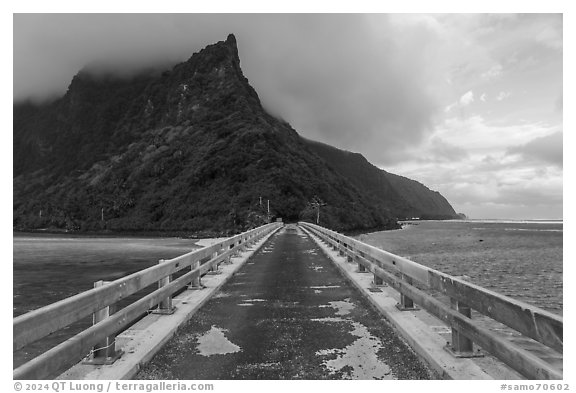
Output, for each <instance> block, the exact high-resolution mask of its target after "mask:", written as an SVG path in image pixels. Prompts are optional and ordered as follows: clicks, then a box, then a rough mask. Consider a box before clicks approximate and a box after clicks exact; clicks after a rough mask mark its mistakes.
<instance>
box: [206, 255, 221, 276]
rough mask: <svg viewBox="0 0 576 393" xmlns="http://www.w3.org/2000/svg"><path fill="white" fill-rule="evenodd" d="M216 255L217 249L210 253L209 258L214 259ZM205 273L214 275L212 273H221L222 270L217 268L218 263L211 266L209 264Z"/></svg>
mask: <svg viewBox="0 0 576 393" xmlns="http://www.w3.org/2000/svg"><path fill="white" fill-rule="evenodd" d="M216 257H218V251H216V252H214V253H213V254H212V256H211V257H210V260H212V259H214V258H216ZM206 274H210V275H214V274H222V272H221V271H220V270H218V263H215V264H213V265H212V266H210V270H208V271H207V272H206Z"/></svg>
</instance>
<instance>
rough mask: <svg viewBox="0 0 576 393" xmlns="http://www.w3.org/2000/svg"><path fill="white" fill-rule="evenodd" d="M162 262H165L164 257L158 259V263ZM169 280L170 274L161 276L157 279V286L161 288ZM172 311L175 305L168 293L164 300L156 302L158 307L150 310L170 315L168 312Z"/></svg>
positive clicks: (171, 312) (174, 309) (172, 312)
mask: <svg viewBox="0 0 576 393" xmlns="http://www.w3.org/2000/svg"><path fill="white" fill-rule="evenodd" d="M164 262H166V261H165V260H164V259H160V260H159V261H158V263H159V264H162V263H164ZM171 280H172V275H171V274H169V275H167V276H166V277H163V278H161V279H160V280H159V281H158V288H162V287H163V286H166V285H168V284H170V281H171ZM174 311H176V307H174V306H173V305H172V296H171V295H168V296H167V297H166V298H165V299H164V300H162V301H161V302H160V303H158V308H157V309H155V310H154V311H152V312H153V313H154V314H162V315H170V314H174Z"/></svg>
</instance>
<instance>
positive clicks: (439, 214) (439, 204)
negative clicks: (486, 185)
mask: <svg viewBox="0 0 576 393" xmlns="http://www.w3.org/2000/svg"><path fill="white" fill-rule="evenodd" d="M305 143H306V144H307V145H308V148H309V149H310V150H311V151H313V152H314V153H316V154H317V155H318V156H320V157H321V158H322V159H323V160H324V161H326V162H327V163H328V165H329V166H331V167H332V168H334V169H335V170H336V171H337V172H338V173H340V174H342V175H343V176H345V177H346V178H347V180H348V181H349V182H351V183H352V184H354V185H355V186H357V187H358V188H359V189H362V190H366V191H367V192H369V193H370V194H372V195H374V196H375V197H376V198H377V199H378V200H380V201H381V202H384V203H385V204H386V206H389V207H390V209H391V210H392V211H393V212H394V214H395V215H396V216H397V217H400V218H411V217H418V218H422V219H452V218H456V216H457V214H456V212H455V211H454V209H453V208H452V206H451V205H450V203H449V202H448V201H447V200H446V198H444V197H443V196H442V195H441V194H440V193H439V192H437V191H432V190H430V189H429V188H428V187H426V186H425V185H423V184H422V183H419V182H417V181H415V180H411V179H408V178H406V177H403V176H398V175H394V174H393V173H389V172H386V171H384V170H382V169H379V168H377V167H376V166H374V165H372V164H371V163H370V162H368V160H366V158H364V156H362V155H361V154H359V153H352V152H349V151H345V150H340V149H337V148H335V147H333V146H329V145H326V144H324V143H320V142H316V141H311V140H306V139H305Z"/></svg>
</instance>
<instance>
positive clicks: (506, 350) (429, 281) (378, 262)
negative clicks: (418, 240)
mask: <svg viewBox="0 0 576 393" xmlns="http://www.w3.org/2000/svg"><path fill="white" fill-rule="evenodd" d="M299 225H300V226H301V227H302V228H304V229H305V230H306V231H308V232H309V233H311V234H313V235H315V236H317V237H318V238H320V239H321V240H322V241H324V242H325V243H327V244H328V245H329V246H331V247H332V248H333V249H334V250H337V251H338V252H339V253H340V255H343V256H345V257H346V258H347V259H348V261H350V262H354V263H357V264H358V271H366V270H368V271H369V272H371V273H373V274H374V281H375V282H378V281H384V282H386V283H387V284H388V285H389V286H391V287H392V288H394V289H395V290H396V291H398V292H399V293H400V298H401V301H400V304H399V305H398V308H399V309H401V310H411V309H415V307H416V306H415V304H416V305H418V306H420V307H422V308H423V309H425V310H426V311H427V312H429V313H430V314H432V315H434V316H436V317H437V318H439V319H440V320H442V321H443V322H445V323H446V324H447V325H448V326H450V327H451V329H452V340H451V345H449V346H448V348H446V349H448V350H449V352H452V353H453V354H454V355H455V356H458V357H473V356H475V353H474V351H473V344H477V345H479V346H481V347H482V348H483V349H484V350H485V351H487V352H489V353H491V354H492V355H494V356H495V357H497V358H499V359H500V360H501V361H503V362H504V363H506V364H507V365H509V366H510V367H511V368H513V369H515V370H516V371H518V372H519V373H521V374H522V375H524V376H525V377H527V378H529V379H562V370H559V369H558V368H556V367H554V366H553V365H551V364H550V363H548V362H546V361H544V360H543V359H541V358H540V357H538V356H536V355H535V354H533V353H531V352H529V351H527V350H525V349H523V348H521V347H519V346H517V345H515V344H514V343H512V342H510V341H508V340H506V339H505V338H503V337H501V336H500V335H497V334H496V333H494V332H492V331H490V330H489V329H487V328H485V327H481V326H479V324H477V323H475V321H474V320H473V319H471V309H474V310H476V311H477V312H479V313H480V314H483V315H485V316H487V317H489V318H491V319H493V320H495V321H498V322H499V323H502V324H504V325H506V326H508V327H510V328H511V329H513V330H515V331H517V332H519V333H520V334H522V335H524V336H526V337H529V338H531V339H533V340H535V341H538V342H540V343H542V344H544V345H546V346H547V347H549V348H551V349H552V350H554V351H555V352H557V353H559V354H562V352H563V319H562V317H561V316H558V315H555V314H553V313H550V312H548V311H546V310H543V309H541V308H538V307H535V306H532V305H530V304H527V303H524V302H522V301H519V300H516V299H512V298H510V297H507V296H505V295H502V294H499V293H496V292H494V291H491V290H488V289H486V288H483V287H480V286H478V285H475V284H473V283H470V282H467V281H464V280H462V279H460V278H458V277H454V276H450V275H448V274H445V273H442V272H440V271H438V270H434V269H432V268H429V267H427V266H423V265H420V264H418V263H416V262H413V261H411V260H409V259H406V258H403V257H400V256H398V255H394V254H392V253H389V252H387V251H384V250H381V249H379V248H376V247H373V246H371V245H369V244H366V243H363V242H361V241H358V240H356V239H352V238H350V237H348V236H345V235H342V234H340V233H338V232H334V231H332V230H329V229H326V228H324V227H321V226H318V225H314V224H311V223H308V222H300V223H299ZM427 290H432V291H435V292H440V293H441V294H443V295H445V296H447V297H448V298H449V299H450V304H446V303H444V302H442V301H440V300H438V299H437V298H436V297H434V296H432V295H431V294H430V293H429V292H427Z"/></svg>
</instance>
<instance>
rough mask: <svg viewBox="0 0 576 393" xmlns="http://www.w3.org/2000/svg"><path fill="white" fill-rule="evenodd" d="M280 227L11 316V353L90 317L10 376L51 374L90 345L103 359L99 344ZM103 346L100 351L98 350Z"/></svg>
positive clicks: (165, 306)
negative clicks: (114, 309) (134, 296)
mask: <svg viewBox="0 0 576 393" xmlns="http://www.w3.org/2000/svg"><path fill="white" fill-rule="evenodd" d="M281 226H282V224H281V223H271V224H266V225H263V226H261V227H258V228H255V229H252V230H250V231H247V232H244V233H241V234H239V235H236V236H233V237H230V238H228V239H226V240H224V241H221V242H219V243H216V244H213V245H211V246H209V247H204V248H201V249H199V250H195V251H192V252H190V253H187V254H184V255H181V256H179V257H176V258H174V259H170V260H160V263H159V264H158V265H156V266H152V267H149V268H147V269H144V270H141V271H138V272H136V273H133V274H130V275H128V276H126V277H123V278H120V279H118V280H115V281H112V282H107V283H103V282H100V283H98V285H97V286H95V288H94V289H91V290H88V291H85V292H82V293H79V294H77V295H75V296H71V297H69V298H66V299H63V300H61V301H58V302H56V303H53V304H50V305H48V306H45V307H42V308H39V309H37V310H34V311H31V312H28V313H26V314H23V315H20V316H18V317H16V318H14V319H13V351H17V350H19V349H21V348H23V347H25V346H26V345H28V344H30V343H33V342H35V341H37V340H39V339H41V338H43V337H46V336H47V335H49V334H51V333H53V332H55V331H58V330H60V329H63V328H65V327H66V326H68V325H70V324H72V323H74V322H76V321H78V320H80V319H82V318H85V317H87V316H90V315H93V316H94V317H93V318H94V324H93V325H92V326H91V327H90V328H88V329H86V330H84V331H82V332H80V333H78V334H77V335H75V336H73V337H71V338H69V339H68V340H66V341H64V342H63V343H61V344H59V345H57V346H55V347H53V348H51V349H49V350H48V351H46V352H44V353H43V354H41V355H39V356H38V357H36V358H34V359H32V360H30V361H29V362H27V363H25V364H23V365H21V366H20V367H18V368H16V369H15V370H14V371H13V378H14V379H48V378H52V377H54V373H56V372H57V371H58V370H61V369H63V368H65V367H68V368H69V367H72V366H73V365H74V364H76V363H78V362H79V361H80V360H82V359H83V358H84V357H85V356H86V355H87V354H88V353H90V352H91V351H94V348H98V350H100V353H101V356H102V357H103V358H104V359H102V360H103V361H104V362H106V359H107V358H109V357H110V356H109V355H111V352H114V350H113V347H111V344H107V345H108V347H105V348H102V347H100V346H101V345H102V343H107V342H111V343H112V344H113V342H114V337H115V336H116V335H117V334H118V333H120V332H122V331H123V330H125V329H126V328H127V327H128V326H129V325H130V324H131V323H133V322H134V321H135V320H137V319H138V318H140V317H141V316H142V315H143V314H145V313H146V312H148V311H149V310H151V309H153V308H154V307H156V306H157V305H158V310H159V312H160V313H167V314H169V313H170V312H171V311H172V305H171V296H172V294H174V293H175V292H177V291H178V290H180V289H182V288H184V287H186V286H188V285H192V286H194V285H196V286H198V285H199V281H200V277H201V276H203V275H204V274H206V273H207V272H208V271H209V270H213V269H215V268H216V269H217V267H218V265H219V264H220V263H222V262H223V261H225V260H226V259H227V258H229V257H230V256H231V255H232V254H234V253H236V252H238V251H240V250H242V249H243V248H244V247H245V246H247V245H248V244H250V243H253V242H255V241H257V240H258V239H260V238H262V237H263V236H265V235H267V234H269V233H271V232H273V231H274V230H276V229H278V228H279V227H281ZM202 262H204V263H202ZM201 263H202V264H201ZM183 269H189V271H187V272H186V273H185V274H183V275H182V276H180V277H179V278H177V279H175V280H174V281H172V280H171V276H172V274H174V273H177V272H181V271H182V270H183ZM155 283H158V286H159V288H158V289H157V290H155V291H154V292H152V293H150V294H148V295H146V296H144V297H142V298H140V299H139V300H137V301H135V302H134V303H131V304H130V305H128V306H126V307H125V308H123V309H121V310H118V311H117V312H116V313H113V314H111V313H110V309H109V307H110V306H113V305H115V304H116V303H117V302H118V301H120V300H122V299H124V298H126V297H127V296H129V295H131V294H134V293H136V292H138V291H139V290H141V289H143V288H146V287H148V286H150V285H152V284H155ZM110 314H111V315H110ZM110 347H111V348H112V351H110ZM103 349H106V350H105V351H102V350H103ZM96 352H98V351H96Z"/></svg>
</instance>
